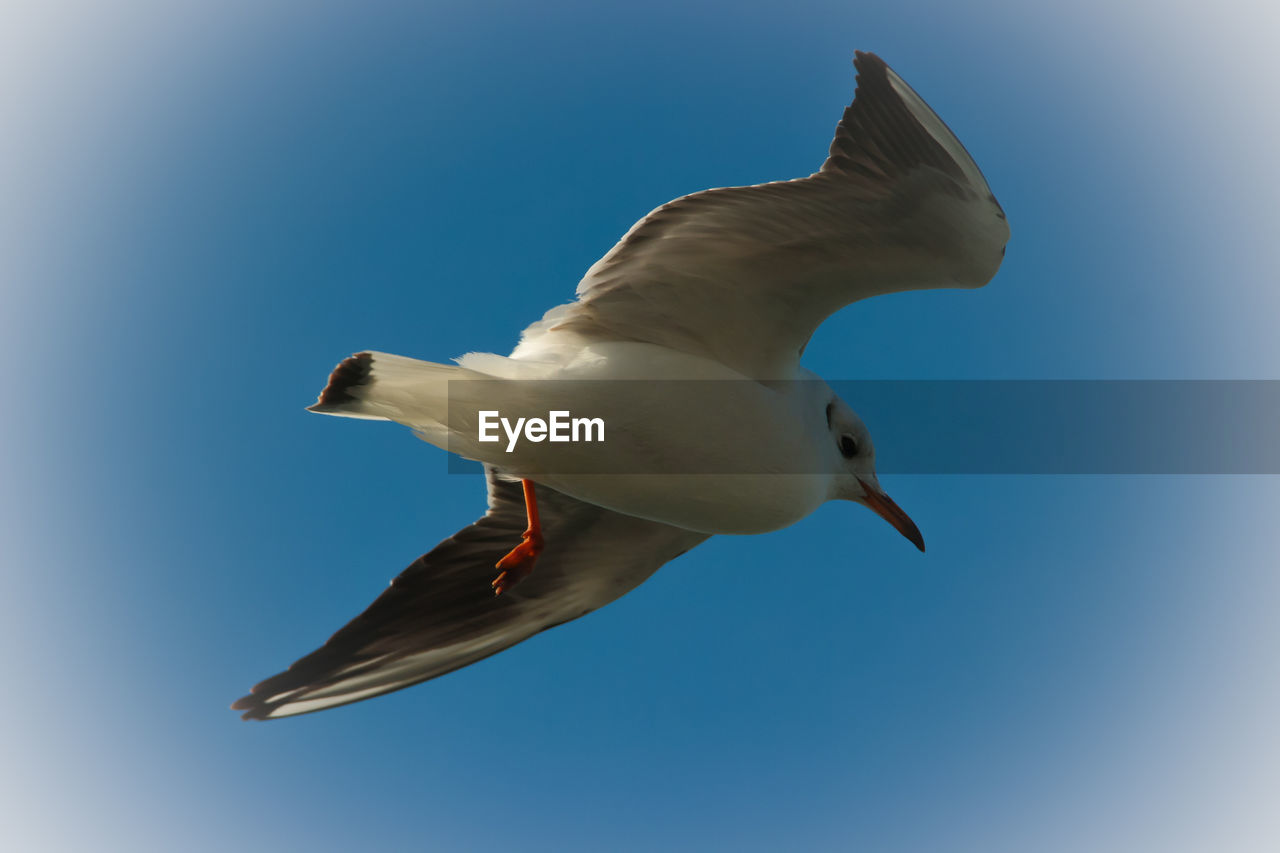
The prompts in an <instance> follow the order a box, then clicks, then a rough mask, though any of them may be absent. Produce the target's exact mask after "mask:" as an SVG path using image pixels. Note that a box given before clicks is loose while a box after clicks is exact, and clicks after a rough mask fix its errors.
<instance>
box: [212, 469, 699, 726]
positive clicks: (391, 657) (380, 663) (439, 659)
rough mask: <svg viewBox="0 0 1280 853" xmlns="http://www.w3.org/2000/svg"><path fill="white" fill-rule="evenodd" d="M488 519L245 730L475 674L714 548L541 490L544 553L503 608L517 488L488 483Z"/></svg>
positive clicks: (414, 575) (347, 629) (292, 671)
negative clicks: (501, 582)
mask: <svg viewBox="0 0 1280 853" xmlns="http://www.w3.org/2000/svg"><path fill="white" fill-rule="evenodd" d="M487 474H488V485H489V511H488V512H487V513H486V514H485V516H484V517H483V518H481V519H480V520H479V521H477V522H475V523H474V524H472V525H470V526H469V527H465V528H463V529H462V530H460V531H458V532H457V533H456V534H454V535H453V536H451V537H449V538H448V539H446V540H445V541H443V542H441V543H440V544H439V545H437V546H436V547H435V548H433V549H432V550H431V551H430V552H429V553H427V554H425V555H423V556H421V557H419V558H418V559H417V560H415V561H414V562H413V564H412V565H411V566H409V568H407V569H405V570H404V572H402V573H401V574H400V576H399V577H397V578H396V579H395V580H393V581H392V582H391V586H390V588H388V589H387V590H386V591H385V592H384V593H382V595H380V596H379V597H378V598H377V599H376V600H375V601H374V602H373V604H371V605H369V607H368V608H367V609H366V610H365V611H364V612H363V613H361V614H360V615H359V616H357V617H356V618H355V619H352V620H351V621H350V622H349V623H347V625H346V626H344V627H343V628H342V629H341V630H339V631H338V632H337V633H336V634H334V635H333V636H332V637H330V638H329V641H328V642H327V643H325V644H324V645H323V646H321V647H320V648H318V649H316V650H315V651H314V652H312V653H311V654H309V655H307V656H306V657H304V658H302V659H300V660H298V661H297V662H295V663H294V664H293V665H292V666H290V667H289V668H288V669H287V670H285V671H284V672H282V673H280V674H278V675H274V676H272V677H271V678H268V679H266V680H265V681H263V682H261V683H260V684H257V685H255V686H254V688H253V691H252V692H251V693H250V694H249V695H248V696H245V697H243V698H242V699H240V700H239V701H237V702H236V703H235V704H234V705H232V706H231V707H232V708H234V709H235V710H238V711H243V712H244V714H243V717H244V719H246V720H248V719H269V718H275V717H287V716H291V715H294V714H305V713H307V712H309V711H319V710H322V709H324V708H332V707H334V706H336V705H345V704H347V703H348V702H355V701H358V700H360V699H368V698H369V697H371V696H377V695H380V694H382V693H388V692H390V691H392V690H399V689H400V688H402V687H408V686H410V685H412V684H417V683H418V682H420V681H426V680H427V679H429V678H435V677H436V676H438V675H444V674H445V673H447V672H452V671H453V670H455V669H458V668H459V667H463V666H466V665H467V664H470V663H474V662H476V661H478V660H480V659H482V658H485V657H488V656H489V655H492V654H494V653H496V652H500V651H502V650H503V649H506V648H509V647H510V646H513V645H515V644H516V643H518V642H520V641H521V640H525V639H528V638H529V637H531V636H533V635H534V634H537V633H538V632H539V631H545V630H546V629H547V628H551V627H554V626H556V625H559V624H562V623H564V622H568V621H570V620H571V619H576V618H578V617H579V616H582V615H584V614H586V613H589V612H591V611H592V610H595V609H596V608H599V607H603V606H604V605H606V604H608V603H609V602H611V601H613V600H614V599H616V598H618V597H619V596H621V595H623V594H624V593H627V592H629V591H630V590H632V589H634V588H635V587H636V586H638V585H639V584H640V583H642V582H643V581H644V580H645V579H647V578H648V577H649V576H650V575H652V574H653V573H654V572H655V571H657V570H658V568H659V567H660V566H662V564H663V563H666V562H667V561H668V560H671V559H674V558H675V557H677V556H679V555H680V554H683V553H684V552H685V551H688V550H689V549H690V548H692V547H694V546H695V545H698V544H700V543H701V542H703V541H705V540H706V539H707V538H708V537H707V536H706V535H704V534H701V533H694V532H691V531H688V530H683V529H681V528H678V527H669V526H667V525H665V524H658V523H656V522H652V521H645V520H643V519H639V518H634V517H632V516H627V515H620V514H618V513H615V512H610V511H609V510H606V509H602V508H601V507H598V506H595V505H593V504H588V503H583V502H582V501H578V500H575V499H573V498H571V497H569V496H567V495H564V494H561V493H559V492H556V491H553V490H552V489H549V488H546V487H544V486H537V487H536V488H537V490H538V491H537V494H538V506H539V510H540V515H541V521H542V529H543V534H544V537H545V539H546V546H545V550H544V551H543V552H542V555H541V556H540V557H539V558H538V562H537V566H536V568H535V569H534V571H533V574H531V575H530V576H529V577H528V578H526V579H525V580H524V581H522V582H521V583H520V584H518V585H517V586H515V587H514V588H512V589H510V590H508V591H506V592H504V593H503V594H502V595H501V596H494V594H493V589H492V588H491V586H490V582H491V581H492V580H493V578H494V577H495V576H496V574H497V570H496V569H494V563H496V562H497V561H498V559H499V558H501V557H502V555H503V554H505V553H506V552H507V551H509V550H510V549H511V548H512V546H513V545H514V544H516V543H517V542H518V541H519V539H520V533H521V532H522V531H523V530H524V527H525V511H524V499H523V494H522V492H521V489H520V485H519V483H514V482H509V481H506V480H503V479H500V478H499V477H498V476H497V475H496V474H495V472H494V471H493V470H492V469H490V470H488V471H487Z"/></svg>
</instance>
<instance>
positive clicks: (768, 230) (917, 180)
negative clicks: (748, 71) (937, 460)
mask: <svg viewBox="0 0 1280 853" xmlns="http://www.w3.org/2000/svg"><path fill="white" fill-rule="evenodd" d="M854 66H855V67H856V69H857V71H858V77H857V90H856V92H855V94H854V100H853V103H852V104H851V105H850V106H849V107H848V108H847V109H846V110H845V112H844V117H843V118H842V119H841V121H840V124H839V125H838V126H837V128H836V135H835V139H834V141H833V142H832V143H831V150H830V155H829V156H828V158H827V160H826V162H825V163H824V164H823V165H822V168H821V170H820V171H818V172H817V173H815V174H813V175H811V176H809V177H807V178H801V179H797V180H793V181H778V182H775V183H769V184H759V185H757V186H751V187H728V188H722V189H713V190H707V191H705V192H699V193H694V194H693V195H688V196H684V197H683V198H679V199H676V200H675V201H672V202H670V203H668V204H664V205H663V206H662V207H659V208H658V209H657V210H655V211H653V212H652V213H650V214H649V215H648V216H646V217H645V218H644V219H642V220H640V221H639V222H637V223H636V224H635V225H634V226H632V228H631V230H630V231H628V232H627V234H626V236H624V237H623V238H622V240H621V241H620V242H619V243H618V244H617V245H616V246H614V247H613V249H611V250H610V251H609V253H608V254H606V255H605V256H604V257H603V258H601V259H600V260H599V261H597V262H596V264H595V265H594V266H592V267H591V269H590V270H588V271H587V274H586V276H585V277H584V278H583V279H582V282H581V283H580V284H579V285H578V301H577V302H575V303H572V304H570V305H563V306H559V307H557V308H554V309H552V310H551V311H550V312H548V314H547V315H546V316H545V317H544V318H543V319H542V320H541V321H539V322H538V323H535V324H534V325H533V326H531V327H530V328H529V329H528V330H526V332H525V336H524V340H523V341H522V344H521V346H522V347H523V348H525V350H526V352H529V351H532V350H536V349H537V348H539V347H540V346H553V345H554V344H555V340H554V338H555V334H556V333H573V334H577V335H580V336H583V337H585V338H587V339H594V340H631V341H645V342H650V343H658V344H662V345H664V346H668V347H673V348H677V349H680V350H683V351H686V352H691V353H695V354H698V355H703V356H707V357H711V358H714V359H716V360H718V361H720V362H722V363H724V364H727V365H729V366H731V367H734V368H736V369H737V370H739V371H740V372H742V373H744V374H746V375H748V376H752V377H757V378H767V377H773V378H776V377H779V376H790V375H791V374H792V372H793V371H794V369H795V365H796V363H797V362H798V359H799V356H800V353H801V351H802V350H803V349H804V345H805V344H806V343H807V342H808V340H809V337H810V336H811V335H812V334H813V331H814V330H815V329H816V328H817V327H818V325H819V324H820V323H821V322H822V321H823V320H824V319H825V318H826V317H828V316H829V315H830V314H832V313H833V312H835V311H836V310H838V309H840V308H842V307H844V306H845V305H848V304H849V303H851V302H854V301H856V300H859V299H864V298H866V297H868V296H874V295H876V294H879V293H890V292H894V291H901V290H915V289H921V288H930V287H980V286H981V285H983V284H986V283H987V282H988V281H990V280H991V278H992V276H994V275H995V273H996V270H998V269H999V267H1000V262H1001V259H1002V258H1003V257H1004V246H1005V243H1006V242H1008V239H1009V228H1008V225H1007V223H1006V221H1005V216H1004V212H1003V211H1002V210H1001V209H1000V205H999V204H998V203H997V202H996V200H995V197H994V196H993V195H992V194H991V190H990V188H989V187H988V186H987V182H986V180H985V179H984V178H983V177H982V172H981V171H979V169H978V166H977V164H976V163H974V161H973V158H972V157H970V156H969V154H968V152H966V151H965V149H964V146H963V145H961V144H960V140H958V139H956V137H955V135H954V134H953V133H952V132H951V131H950V130H949V129H948V128H947V126H946V125H945V124H944V123H943V122H942V119H940V118H939V117H938V116H937V114H936V113H934V112H933V110H931V109H930V108H929V106H928V105H927V104H926V103H925V102H924V101H923V100H922V99H921V98H920V96H919V95H917V94H916V93H915V92H914V91H913V90H912V89H911V87H910V86H908V85H907V84H906V83H905V82H903V80H902V78H901V77H899V76H898V75H897V74H895V73H894V72H893V71H892V70H891V69H890V68H889V67H888V66H887V65H885V63H884V62H883V61H882V60H881V59H880V58H879V57H877V56H875V55H874V54H870V53H861V52H859V53H858V54H857V58H856V59H855V60H854ZM517 352H519V351H517Z"/></svg>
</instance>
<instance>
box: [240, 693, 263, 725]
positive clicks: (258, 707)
mask: <svg viewBox="0 0 1280 853" xmlns="http://www.w3.org/2000/svg"><path fill="white" fill-rule="evenodd" d="M231 710H233V711H244V713H243V714H241V715H240V719H242V720H265V719H268V717H267V714H269V713H270V711H269V710H268V709H267V707H266V705H265V704H264V703H263V702H262V700H260V699H259V698H258V697H257V696H254V695H253V694H252V693H250V694H249V695H248V696H241V697H240V698H239V699H237V700H236V701H234V702H232V703H231Z"/></svg>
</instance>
